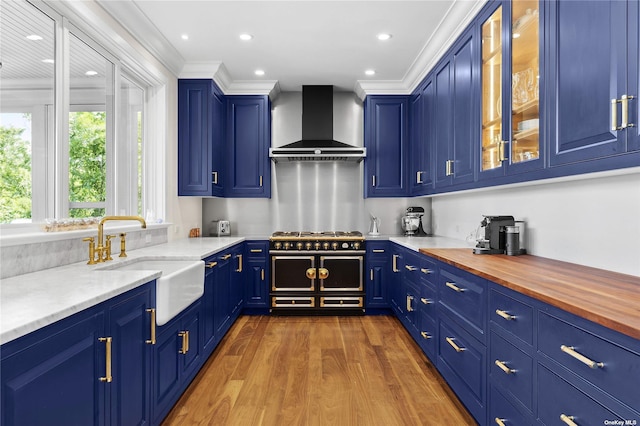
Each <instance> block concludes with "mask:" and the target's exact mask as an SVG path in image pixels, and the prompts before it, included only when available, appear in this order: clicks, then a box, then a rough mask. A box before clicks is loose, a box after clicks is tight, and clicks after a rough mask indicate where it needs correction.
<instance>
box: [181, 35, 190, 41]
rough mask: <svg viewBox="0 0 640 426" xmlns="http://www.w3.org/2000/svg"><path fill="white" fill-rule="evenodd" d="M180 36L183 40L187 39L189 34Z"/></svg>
mask: <svg viewBox="0 0 640 426" xmlns="http://www.w3.org/2000/svg"><path fill="white" fill-rule="evenodd" d="M180 38H182V39H183V40H189V34H182V35H181V36H180Z"/></svg>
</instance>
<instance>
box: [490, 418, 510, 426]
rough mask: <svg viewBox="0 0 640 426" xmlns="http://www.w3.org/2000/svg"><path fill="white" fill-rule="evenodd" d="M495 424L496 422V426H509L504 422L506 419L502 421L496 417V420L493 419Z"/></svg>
mask: <svg viewBox="0 0 640 426" xmlns="http://www.w3.org/2000/svg"><path fill="white" fill-rule="evenodd" d="M493 421H494V422H496V424H497V425H498V426H507V425H506V424H505V423H504V422H505V420H504V419H501V418H500V417H496V418H495V419H493Z"/></svg>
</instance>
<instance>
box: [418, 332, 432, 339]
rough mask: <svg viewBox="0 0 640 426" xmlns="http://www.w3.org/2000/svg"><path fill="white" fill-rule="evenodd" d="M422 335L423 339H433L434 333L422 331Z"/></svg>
mask: <svg viewBox="0 0 640 426" xmlns="http://www.w3.org/2000/svg"><path fill="white" fill-rule="evenodd" d="M420 335H421V336H422V338H423V339H431V338H432V337H433V336H432V335H430V334H429V333H427V332H426V331H421V332H420Z"/></svg>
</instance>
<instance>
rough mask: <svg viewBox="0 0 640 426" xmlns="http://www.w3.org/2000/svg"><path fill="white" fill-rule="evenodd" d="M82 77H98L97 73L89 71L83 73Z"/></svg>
mask: <svg viewBox="0 0 640 426" xmlns="http://www.w3.org/2000/svg"><path fill="white" fill-rule="evenodd" d="M84 75H88V76H89V77H91V76H94V75H98V71H94V70H89V71H87V72H85V73H84Z"/></svg>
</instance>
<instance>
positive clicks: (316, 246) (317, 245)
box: [313, 242, 320, 250]
mask: <svg viewBox="0 0 640 426" xmlns="http://www.w3.org/2000/svg"><path fill="white" fill-rule="evenodd" d="M313 248H314V249H316V250H320V243H318V242H316V243H314V244H313Z"/></svg>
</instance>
